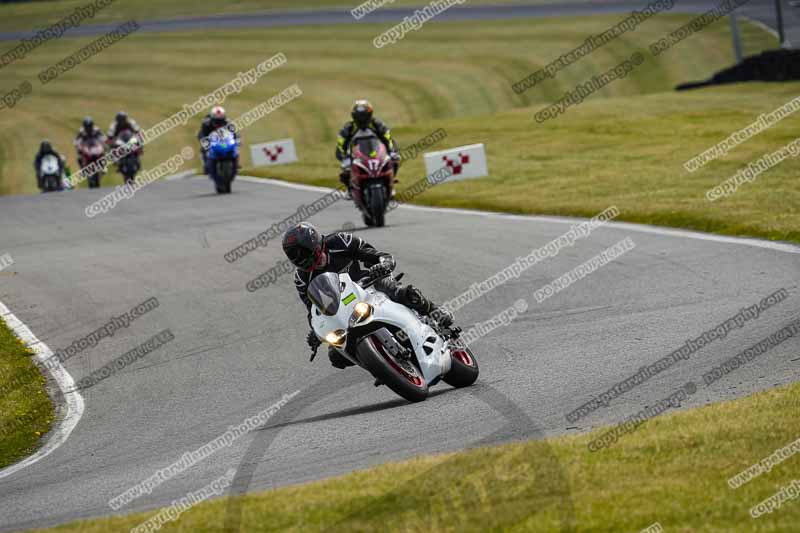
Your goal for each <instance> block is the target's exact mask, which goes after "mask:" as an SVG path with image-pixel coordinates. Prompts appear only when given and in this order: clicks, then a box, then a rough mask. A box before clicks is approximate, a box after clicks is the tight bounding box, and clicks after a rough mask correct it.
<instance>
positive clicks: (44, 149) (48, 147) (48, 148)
mask: <svg viewBox="0 0 800 533" xmlns="http://www.w3.org/2000/svg"><path fill="white" fill-rule="evenodd" d="M39 153H42V154H50V153H53V145H52V144H51V143H50V141H48V140H47V139H42V144H40V145H39Z"/></svg>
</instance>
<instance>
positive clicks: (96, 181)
mask: <svg viewBox="0 0 800 533" xmlns="http://www.w3.org/2000/svg"><path fill="white" fill-rule="evenodd" d="M98 187H100V175H99V174H95V175H94V176H92V177H90V178H89V188H90V189H97V188H98Z"/></svg>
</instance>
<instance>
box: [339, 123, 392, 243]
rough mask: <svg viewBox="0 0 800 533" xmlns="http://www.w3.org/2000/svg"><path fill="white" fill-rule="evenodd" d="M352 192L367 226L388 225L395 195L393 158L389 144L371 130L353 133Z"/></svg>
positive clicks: (351, 160)
mask: <svg viewBox="0 0 800 533" xmlns="http://www.w3.org/2000/svg"><path fill="white" fill-rule="evenodd" d="M347 163H349V164H350V187H351V189H350V191H351V194H352V196H353V201H354V202H355V204H356V207H358V209H359V210H360V211H361V213H362V215H363V217H364V223H365V224H366V225H367V226H376V227H379V228H380V227H382V226H383V225H384V224H385V222H386V221H385V215H386V210H387V209H388V207H389V200H391V198H392V196H393V195H394V183H395V179H394V161H392V158H391V157H389V153H388V151H387V150H386V146H385V145H384V144H383V143H382V142H381V141H380V139H378V137H377V136H376V135H375V133H373V132H372V131H370V130H359V131H357V132H356V134H355V135H354V136H353V140H352V144H351V150H350V158H349V160H347V159H346V160H345V165H346V164H347Z"/></svg>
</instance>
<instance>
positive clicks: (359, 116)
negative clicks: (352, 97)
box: [336, 100, 400, 193]
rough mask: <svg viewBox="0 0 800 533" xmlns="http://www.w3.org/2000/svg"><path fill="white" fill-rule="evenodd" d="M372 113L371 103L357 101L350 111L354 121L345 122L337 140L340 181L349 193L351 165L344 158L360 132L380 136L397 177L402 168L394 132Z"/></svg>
mask: <svg viewBox="0 0 800 533" xmlns="http://www.w3.org/2000/svg"><path fill="white" fill-rule="evenodd" d="M372 113H373V108H372V104H371V103H369V101H367V100H356V101H355V103H354V104H353V108H352V109H351V110H350V117H351V118H352V120H350V121H348V122H345V124H344V126H342V129H341V130H339V137H338V138H337V139H336V159H337V160H339V163H340V168H341V172H340V173H339V181H341V182H342V184H344V185H345V186H346V187H347V191H348V193H349V192H350V164H349V163H348V162H346V161H344V158H345V157H347V156H348V154H349V153H350V142H351V141H352V140H353V135H355V134H356V132H357V131H358V130H371V131H372V132H374V133H375V135H377V136H378V139H380V141H381V142H382V143H383V144H384V145H385V146H386V150H388V152H389V157H391V158H392V161H393V164H394V175H395V176H397V171H398V170H399V168H400V164H399V163H400V154H399V153H398V148H397V143H396V142H395V140H394V139H392V132H391V131H389V126H387V125H386V124H385V123H384V122H383V121H382V120H381V119H379V118H375V117H373V116H372Z"/></svg>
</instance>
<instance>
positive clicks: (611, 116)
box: [245, 83, 800, 242]
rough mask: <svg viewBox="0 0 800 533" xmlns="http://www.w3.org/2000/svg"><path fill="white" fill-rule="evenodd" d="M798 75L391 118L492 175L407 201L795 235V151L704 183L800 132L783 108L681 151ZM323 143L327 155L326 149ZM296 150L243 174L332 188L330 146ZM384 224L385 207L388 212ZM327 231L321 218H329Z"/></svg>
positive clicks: (790, 93) (745, 115)
mask: <svg viewBox="0 0 800 533" xmlns="http://www.w3.org/2000/svg"><path fill="white" fill-rule="evenodd" d="M798 89H800V84H798V83H786V84H768V83H747V84H740V85H736V86H726V87H717V88H708V89H702V90H698V91H691V92H682V93H675V92H670V93H658V94H653V95H647V96H638V97H624V98H605V99H603V98H597V99H591V97H590V98H589V99H587V100H586V101H584V103H582V104H581V105H579V106H578V107H575V108H570V109H568V110H567V112H566V113H565V114H563V115H561V116H559V117H557V118H556V119H555V120H551V121H547V122H544V123H542V124H538V123H536V122H535V121H534V119H533V113H534V111H536V110H537V108H529V109H521V110H514V111H511V112H506V113H499V114H496V115H494V116H492V118H491V120H486V119H485V118H483V117H463V118H457V119H449V120H430V121H424V122H420V123H417V124H415V125H413V126H405V127H401V128H396V129H395V131H394V136H395V137H396V138H398V139H399V140H400V142H401V143H403V142H405V143H413V142H415V141H416V140H417V139H420V138H422V137H424V136H426V135H428V134H429V133H430V132H432V131H433V130H434V129H436V128H443V129H444V130H445V131H446V132H447V137H446V138H445V139H444V140H442V141H440V142H439V143H438V144H437V145H435V146H434V147H432V148H430V149H428V150H427V151H433V150H438V149H442V148H445V147H455V146H462V145H466V144H473V143H478V142H482V143H484V144H485V146H486V152H487V155H488V166H489V173H490V176H489V177H487V178H482V179H477V180H465V181H457V182H452V183H447V182H445V183H443V184H441V185H438V186H436V187H434V188H432V189H430V190H428V191H426V192H425V193H424V194H422V195H420V196H418V197H416V198H415V199H414V203H420V204H425V205H433V206H444V207H461V208H472V209H482V210H491V211H505V212H511V213H530V214H550V215H569V216H583V217H590V216H592V215H595V214H597V213H599V212H601V211H602V210H604V209H605V208H607V207H608V206H610V205H616V206H617V207H618V208H619V209H620V211H621V215H620V217H619V220H626V221H630V222H640V223H647V224H656V225H660V226H672V227H678V228H688V229H693V230H698V231H707V232H714V233H722V234H726V235H737V236H753V237H762V238H766V239H775V240H786V241H794V242H800V188H798V187H797V175H798V174H800V161H798V160H797V159H796V158H789V159H787V160H784V161H783V162H781V163H779V164H778V165H777V166H775V167H773V168H771V169H769V170H767V171H766V172H764V173H763V174H761V175H760V176H758V177H757V178H756V179H755V180H754V181H753V182H752V183H745V184H744V185H742V186H741V187H740V188H739V190H738V191H737V192H736V193H735V194H734V195H732V196H729V197H727V198H721V199H718V200H717V201H715V202H709V201H707V199H706V197H705V193H706V191H707V190H708V189H710V188H712V187H714V186H716V185H718V184H719V183H721V182H723V181H724V180H726V179H728V178H729V177H731V176H733V175H734V174H735V173H736V171H737V170H739V169H740V168H743V167H746V166H747V164H748V163H749V162H751V161H754V160H755V159H757V158H759V157H760V156H761V155H763V154H765V153H767V152H774V151H776V150H778V149H779V148H781V147H782V146H784V145H786V144H788V143H789V142H791V141H793V140H794V139H796V138H798V137H799V135H798V133H797V130H796V128H795V126H794V122H795V121H794V119H793V118H786V119H784V120H783V121H782V122H780V123H778V124H776V125H774V126H773V127H771V128H770V129H768V130H766V131H764V132H763V133H761V134H759V135H757V136H755V137H753V138H751V139H750V140H748V141H747V142H745V143H744V144H742V145H740V146H738V147H736V148H735V149H733V150H731V151H730V152H729V153H728V154H727V155H726V156H725V157H723V158H720V159H717V160H715V161H713V162H710V163H708V164H707V165H705V166H704V167H702V168H701V169H700V170H697V171H696V172H694V173H689V172H687V171H686V170H685V169H684V168H683V164H684V162H685V161H687V160H688V159H690V158H692V157H694V156H696V155H698V154H699V153H701V152H703V151H705V150H707V149H708V148H710V147H711V146H713V145H714V144H716V143H717V142H719V141H721V140H723V139H725V138H726V137H727V136H728V135H730V134H731V133H733V132H734V131H737V130H739V129H741V128H744V127H745V126H747V125H748V124H750V123H751V122H753V121H755V120H756V119H757V118H758V116H759V115H760V114H761V113H768V112H771V111H773V110H774V109H776V108H778V107H780V106H782V105H783V104H785V103H786V102H788V101H790V100H791V99H793V98H795V97H796V96H797V91H798ZM326 148H327V149H328V151H327V153H326V150H325V149H326ZM301 149H302V154H301V157H302V162H301V163H295V164H291V165H286V166H281V167H266V168H259V169H245V172H246V173H248V174H253V175H256V176H261V177H270V178H275V179H284V180H289V181H295V182H301V183H308V184H315V185H325V186H331V187H333V186H335V185H338V180H337V178H336V174H337V172H336V170H337V167H336V166H335V165H333V164H332V163H331V157H330V154H329V152H331V151H332V149H331V148H330V146H326V145H325V144H319V145H314V146H309V147H307V148H301ZM422 159H423V158H422V156H421V155H420V156H419V157H417V158H416V159H415V160H413V161H407V162H406V163H405V164H404V165H403V167H402V168H401V171H400V174H399V176H398V177H399V179H400V181H401V183H400V184H399V188H400V189H401V190H402V188H403V187H407V186H409V185H410V184H411V183H413V182H415V181H417V180H418V179H421V178H422V177H423V176H424V173H425V169H424V164H423V160H422ZM389 223H391V215H389ZM325 229H327V228H325Z"/></svg>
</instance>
